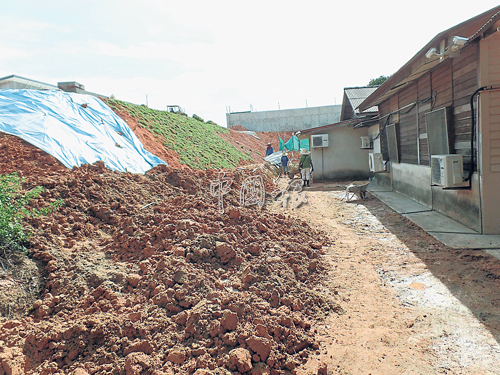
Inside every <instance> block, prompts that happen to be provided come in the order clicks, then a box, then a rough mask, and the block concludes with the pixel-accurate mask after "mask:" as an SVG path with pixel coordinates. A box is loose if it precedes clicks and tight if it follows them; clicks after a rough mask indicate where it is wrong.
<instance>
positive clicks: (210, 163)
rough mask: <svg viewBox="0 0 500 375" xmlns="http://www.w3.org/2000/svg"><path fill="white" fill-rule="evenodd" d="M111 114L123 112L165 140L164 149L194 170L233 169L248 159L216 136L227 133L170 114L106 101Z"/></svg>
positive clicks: (180, 115) (182, 116)
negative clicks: (176, 154) (175, 153)
mask: <svg viewBox="0 0 500 375" xmlns="http://www.w3.org/2000/svg"><path fill="white" fill-rule="evenodd" d="M106 104H108V105H109V106H110V107H111V108H112V109H113V110H115V111H120V110H126V111H127V112H128V113H129V114H130V116H132V117H133V118H134V119H135V120H136V121H137V123H138V124H139V126H141V127H143V128H145V129H147V130H149V131H150V132H152V133H156V134H159V135H161V136H163V137H164V138H165V143H164V146H165V147H166V148H167V149H171V150H174V151H176V152H177V153H178V154H179V155H180V160H179V161H180V162H181V163H183V164H186V165H188V166H190V167H191V168H195V169H202V170H205V169H218V168H234V167H236V166H237V165H238V163H239V162H240V160H249V159H250V157H249V156H248V155H247V154H245V153H243V152H241V151H239V150H238V149H236V148H235V147H234V146H233V145H231V144H230V143H228V142H226V141H224V140H223V139H222V138H221V137H220V136H219V135H218V134H220V133H229V130H227V129H226V128H223V127H221V126H219V125H217V124H215V123H213V122H203V120H201V118H200V119H199V120H197V119H195V118H191V117H188V116H186V115H184V114H177V113H170V112H167V111H159V110H156V109H151V108H148V107H146V106H144V105H135V104H131V103H127V102H123V101H120V100H116V99H110V100H106Z"/></svg>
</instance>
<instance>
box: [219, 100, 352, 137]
mask: <svg viewBox="0 0 500 375" xmlns="http://www.w3.org/2000/svg"><path fill="white" fill-rule="evenodd" d="M341 110H342V106H341V105H329V106H323V107H311V108H298V109H284V110H281V111H263V112H240V113H227V114H226V122H227V127H228V128H230V127H231V126H235V125H242V126H244V127H245V128H247V129H248V130H253V131H261V132H275V131H290V132H291V131H298V130H305V129H311V128H316V127H318V126H324V125H330V124H335V123H337V122H339V119H340V111H341Z"/></svg>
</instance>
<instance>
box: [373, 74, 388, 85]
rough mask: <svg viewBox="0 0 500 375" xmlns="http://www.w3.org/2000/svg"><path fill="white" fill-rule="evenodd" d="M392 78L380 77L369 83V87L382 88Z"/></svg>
mask: <svg viewBox="0 0 500 375" xmlns="http://www.w3.org/2000/svg"><path fill="white" fill-rule="evenodd" d="M390 77H391V76H380V77H378V78H372V79H370V82H368V86H380V85H381V84H382V83H384V82H385V81H387V80H388V79H389V78H390Z"/></svg>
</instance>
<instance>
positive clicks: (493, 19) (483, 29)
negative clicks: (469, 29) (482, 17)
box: [467, 12, 500, 44]
mask: <svg viewBox="0 0 500 375" xmlns="http://www.w3.org/2000/svg"><path fill="white" fill-rule="evenodd" d="M498 19H500V12H497V13H495V14H494V15H493V16H492V17H491V18H490V19H489V20H488V22H486V23H485V24H484V25H483V26H482V27H481V28H480V29H479V30H478V31H477V32H475V33H474V35H472V36H471V37H470V38H469V40H468V41H467V44H468V43H471V42H472V41H474V40H476V39H477V38H479V37H480V36H481V35H483V34H484V33H485V32H486V30H488V27H490V26H491V25H493V24H494V23H495V22H496V21H497V20H498Z"/></svg>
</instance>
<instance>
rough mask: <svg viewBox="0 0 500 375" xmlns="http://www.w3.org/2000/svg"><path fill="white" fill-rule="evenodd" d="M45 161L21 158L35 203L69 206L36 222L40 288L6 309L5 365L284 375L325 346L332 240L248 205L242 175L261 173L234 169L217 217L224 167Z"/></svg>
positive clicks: (2, 326)
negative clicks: (216, 191)
mask: <svg viewBox="0 0 500 375" xmlns="http://www.w3.org/2000/svg"><path fill="white" fill-rule="evenodd" d="M24 147H25V146H24V145H22V144H20V145H18V147H10V148H2V149H0V156H1V157H2V160H7V159H8V158H11V157H12V155H21V154H23V153H25V152H26V153H27V154H29V152H31V151H27V150H22V149H23V148H24ZM25 168H26V169H25ZM44 169H45V167H44V164H40V165H39V164H33V163H31V162H30V161H24V160H19V161H18V165H17V170H22V171H23V175H24V176H26V177H27V182H26V184H25V187H26V189H30V188H32V187H33V186H36V185H41V186H44V187H45V189H46V190H45V192H44V193H43V194H42V195H41V196H40V197H39V199H37V200H35V201H33V202H32V205H33V206H36V207H42V206H45V205H47V204H48V203H50V202H52V201H54V200H56V199H59V198H62V199H64V201H65V205H64V206H63V207H61V208H60V209H58V210H57V211H56V212H55V213H53V214H52V215H49V216H41V217H36V218H33V219H31V220H30V223H29V224H30V226H31V228H32V232H33V234H32V236H31V238H30V242H31V246H32V247H31V248H30V249H29V250H30V254H31V256H32V257H33V260H32V261H30V260H29V259H28V258H26V259H25V262H32V265H33V264H35V265H38V266H39V277H40V280H39V282H38V285H39V287H38V289H37V290H33V291H31V296H32V297H33V299H34V300H35V301H34V302H32V303H31V304H29V303H30V300H29V299H26V301H27V302H25V303H28V304H29V305H27V306H26V309H19V310H18V311H17V312H14V313H13V312H11V311H9V312H7V311H1V313H2V315H3V316H4V317H2V318H0V374H3V373H7V374H24V373H28V374H35V373H36V374H38V373H43V374H56V373H57V374H69V373H72V374H73V373H74V374H81V375H82V374H86V373H88V374H95V373H100V374H102V373H110V374H119V373H126V374H192V373H196V374H198V375H200V374H208V373H210V372H209V371H213V372H212V373H214V374H227V373H228V371H234V373H245V374H250V373H251V374H282V373H283V371H284V370H294V369H295V368H297V367H298V366H299V365H300V364H302V363H304V362H305V361H306V360H307V357H308V355H309V353H310V352H311V351H314V350H316V349H317V348H318V343H317V342H315V333H314V332H313V331H312V330H311V324H312V322H314V321H315V319H319V318H322V317H324V316H325V315H326V314H329V313H331V312H334V311H338V305H337V304H336V303H335V302H334V299H333V297H332V296H329V295H325V294H324V293H320V292H318V291H317V290H318V289H317V287H318V286H319V284H320V280H321V276H322V274H323V273H324V272H325V266H324V261H323V259H322V254H323V250H322V246H324V245H326V244H328V242H329V239H328V238H327V237H326V236H325V235H324V233H322V232H318V231H316V230H314V229H313V228H310V227H309V226H308V225H307V224H306V223H305V222H302V221H298V220H296V219H293V218H291V217H290V216H288V215H283V214H272V213H270V212H269V211H268V210H267V208H266V206H264V207H263V208H262V209H257V208H254V207H241V206H240V205H239V189H240V187H241V185H242V183H243V180H244V179H245V178H246V177H248V176H251V175H252V174H255V173H260V172H256V171H252V170H237V171H225V173H226V176H229V177H231V178H232V179H233V185H232V190H231V192H230V193H228V194H227V195H225V196H224V204H225V208H226V210H225V213H223V214H220V213H219V212H218V205H217V201H216V199H215V198H214V197H213V196H211V195H210V193H209V191H210V183H211V182H212V181H213V180H215V179H217V177H218V171H205V172H202V171H194V170H175V169H172V168H167V167H165V166H158V167H156V168H154V169H152V170H151V171H149V172H148V173H147V174H146V175H133V174H129V173H119V172H114V171H110V170H108V169H107V168H105V166H104V164H103V163H101V162H98V163H95V164H94V165H90V166H83V167H78V168H73V169H72V170H69V169H62V170H59V169H58V170H53V171H46V173H42V170H44ZM28 172H29V173H28ZM267 184H268V185H267V186H268V187H269V188H271V185H270V182H267ZM8 272H10V274H9V275H8V278H9V280H11V283H10V284H12V283H21V281H20V280H19V279H18V278H17V276H16V275H17V274H16V273H15V272H12V270H10V271H9V270H7V271H5V270H3V271H2V274H3V275H5V274H7V273H8ZM6 277H7V276H6ZM4 284H5V283H1V282H0V299H1V297H2V296H3V297H5V296H7V297H9V296H10V292H11V291H10V289H9V287H8V286H7V287H5V286H4ZM7 285H9V284H7ZM24 311H28V313H27V314H26V313H24ZM8 314H10V316H8V317H6V315H8ZM16 314H17V315H16Z"/></svg>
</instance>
